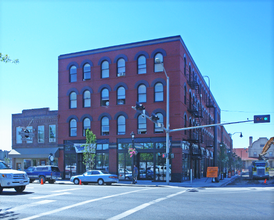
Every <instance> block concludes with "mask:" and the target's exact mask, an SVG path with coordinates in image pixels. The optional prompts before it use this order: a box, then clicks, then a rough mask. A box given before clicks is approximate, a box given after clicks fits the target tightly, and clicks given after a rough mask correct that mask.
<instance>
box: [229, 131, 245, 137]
mask: <svg viewBox="0 0 274 220" xmlns="http://www.w3.org/2000/svg"><path fill="white" fill-rule="evenodd" d="M237 133H240V138H242V137H243V134H242V132H239V131H237V132H234V133H233V134H230V136H232V135H234V134H237Z"/></svg>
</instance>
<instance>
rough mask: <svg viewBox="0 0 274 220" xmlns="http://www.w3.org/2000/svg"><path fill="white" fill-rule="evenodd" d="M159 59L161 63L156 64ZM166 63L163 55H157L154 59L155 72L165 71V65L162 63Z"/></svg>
mask: <svg viewBox="0 0 274 220" xmlns="http://www.w3.org/2000/svg"><path fill="white" fill-rule="evenodd" d="M156 59H159V60H160V62H161V63H156V62H155V60H156ZM163 62H164V57H163V54H161V53H157V54H156V55H155V58H154V72H155V73H157V72H162V71H163V65H162V63H163Z"/></svg>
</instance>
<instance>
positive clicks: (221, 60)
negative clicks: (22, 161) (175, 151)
mask: <svg viewBox="0 0 274 220" xmlns="http://www.w3.org/2000/svg"><path fill="white" fill-rule="evenodd" d="M273 2H274V1H270V0H269V1H267V0H257V1H255V0H253V1H252V0H250V1H236V0H235V1H233V0H232V1H228V0H227V1H225V0H223V1H214V0H208V1H179V0H178V1H172V0H168V1H162V0H158V1H149V0H148V1H145V0H143V1H110V0H109V1H105V0H101V1H87V0H86V1H84V0H77V1H76V0H70V1H64V0H63V1H62V0H60V1H54V0H48V1H35V0H32V1H28V0H25V1H14V0H0V52H2V53H4V54H6V53H7V54H9V55H10V57H11V58H14V59H15V58H18V59H19V60H20V63H19V64H11V63H9V64H5V63H0V106H1V114H0V121H1V124H0V137H1V139H0V140H1V146H0V149H2V150H10V149H11V114H15V113H21V112H22V110H23V109H32V108H43V107H49V108H50V110H57V109H58V56H59V55H61V54H65V53H72V52H78V51H83V50H90V49H97V48H101V47H108V46H114V45H119V44H126V43H132V42H137V41H144V40H151V39H156V38H162V37H169V36H175V35H181V37H182V39H183V40H184V42H185V44H186V46H187V48H188V50H189V51H190V54H191V55H192V57H193V59H194V60H195V62H196V65H197V66H198V68H199V70H200V72H201V74H202V75H207V76H209V78H210V89H211V91H212V93H213V94H214V97H215V99H216V101H217V103H218V105H219V107H220V108H221V110H222V112H221V121H222V122H232V121H242V120H246V119H247V118H249V119H253V115H255V114H271V121H272V122H271V123H268V124H253V123H244V124H236V125H228V126H226V130H227V131H228V133H234V132H242V133H243V138H240V137H239V136H238V134H235V135H233V143H234V147H236V148H239V147H248V143H249V136H253V139H254V140H257V139H258V138H259V137H267V138H270V137H272V136H274V123H273V122H274V96H273V94H274V86H273V81H274V72H273V70H274V68H273V60H274V56H273V48H274V45H273V25H274V24H273V21H274V10H273V8H274V3H273ZM207 81H208V80H207V79H206V82H207ZM171 129H172V126H171Z"/></svg>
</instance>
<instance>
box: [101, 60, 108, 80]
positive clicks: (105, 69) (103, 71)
mask: <svg viewBox="0 0 274 220" xmlns="http://www.w3.org/2000/svg"><path fill="white" fill-rule="evenodd" d="M108 77H109V63H108V61H106V60H105V61H103V62H102V64H101V78H108Z"/></svg>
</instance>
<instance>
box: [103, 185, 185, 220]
mask: <svg viewBox="0 0 274 220" xmlns="http://www.w3.org/2000/svg"><path fill="white" fill-rule="evenodd" d="M184 192H186V191H185V190H184V191H180V192H177V193H174V194H171V195H168V196H165V197H162V198H159V199H155V200H152V201H150V202H147V203H144V204H142V205H139V206H137V207H135V208H133V209H130V210H128V211H125V212H123V213H121V214H119V215H116V216H114V217H111V218H109V219H107V220H119V219H122V218H125V217H127V216H129V215H131V214H133V213H134V212H137V211H140V210H142V209H144V208H146V207H148V206H150V205H153V204H155V203H158V202H161V201H163V200H166V199H169V198H171V197H174V196H177V195H180V194H182V193H184Z"/></svg>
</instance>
